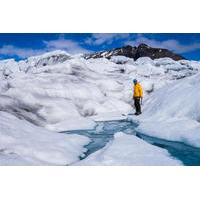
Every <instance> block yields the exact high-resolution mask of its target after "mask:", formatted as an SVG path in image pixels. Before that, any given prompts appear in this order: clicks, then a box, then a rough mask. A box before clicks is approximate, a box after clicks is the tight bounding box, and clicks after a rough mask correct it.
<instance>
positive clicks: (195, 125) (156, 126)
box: [0, 50, 200, 165]
mask: <svg viewBox="0 0 200 200" xmlns="http://www.w3.org/2000/svg"><path fill="white" fill-rule="evenodd" d="M199 69H200V62H198V61H188V60H180V61H174V60H172V59H170V58H160V59H155V60H152V59H150V58H147V57H143V58H139V59H137V60H136V61H134V60H133V59H130V58H126V57H124V56H113V57H112V58H111V59H110V60H108V59H106V58H97V59H93V58H91V59H86V58H84V56H83V55H70V54H68V53H67V52H64V51H59V50H58V51H54V52H49V53H46V54H44V55H41V56H36V57H30V58H28V59H26V60H21V61H15V60H14V59H9V60H1V61H0V80H1V81H0V110H1V120H0V129H1V135H0V138H4V137H5V136H7V135H8V133H9V134H12V136H11V137H15V135H16V138H17V139H16V140H13V143H12V145H10V144H9V139H8V142H5V141H7V140H5V141H4V140H3V139H1V140H0V152H1V153H0V156H1V157H2V158H1V159H0V164H2V165H4V164H9V163H10V164H13V165H15V162H14V160H15V161H16V164H25V165H26V164H27V165H29V164H32V165H34V164H35V165H37V164H41V165H43V164H58V165H65V164H66V165H68V164H70V163H73V162H75V161H77V159H78V158H79V157H80V156H81V155H82V154H83V153H84V151H85V149H84V145H86V144H87V143H89V138H87V137H84V136H79V135H76V134H75V135H70V138H71V139H69V138H68V135H65V136H63V134H61V133H58V132H61V131H66V130H77V129H92V128H94V127H95V125H96V123H95V121H103V120H116V119H125V118H127V116H128V114H129V113H132V112H134V108H133V100H132V90H133V86H132V79H133V78H136V79H138V80H139V81H140V83H141V85H142V86H143V89H144V103H143V114H142V115H141V116H139V117H135V116H128V120H132V121H133V122H137V123H139V126H138V128H137V129H138V131H140V132H142V133H144V134H146V135H151V136H155V137H158V138H163V139H166V140H172V141H180V142H184V143H186V144H189V145H193V146H196V147H200V136H199V130H200V116H199V113H200V112H199V111H200V103H199V101H198V99H199V95H200V94H199V86H200V85H199V77H200V75H199ZM4 119H5V120H4ZM18 124H19V125H18ZM27 124H28V125H27ZM12 126H13V127H15V132H14V128H13V130H12V131H11V132H9V131H8V132H5V130H7V129H8V130H9V127H12ZM23 126H24V127H27V129H26V130H25V128H23ZM29 126H30V128H29ZM2 127H4V129H3V128H2ZM6 127H7V128H6ZM22 128H23V129H22ZM36 130H37V131H36ZM26 131H27V134H26V135H24V136H23V133H26ZM40 132H41V134H40ZM28 133H29V134H28ZM20 134H21V135H22V136H21V135H20ZM44 135H47V136H46V142H47V143H48V145H46V147H45V148H46V149H47V150H46V152H45V153H41V154H45V155H44V157H43V158H39V157H37V156H35V157H33V156H32V154H33V152H34V151H36V152H39V150H37V145H36V146H34V144H33V145H32V148H31V147H30V148H31V149H30V150H29V153H27V154H24V152H25V151H27V152H28V150H27V149H26V148H27V144H25V143H26V142H23V141H27V142H28V141H29V140H31V139H32V138H33V137H34V138H37V139H38V141H37V139H35V144H36V143H37V142H38V144H39V143H40V139H41V138H40V136H42V137H44ZM54 137H55V138H56V139H55V142H53V140H52V138H54ZM123 137H125V138H126V136H123ZM123 137H122V138H123ZM73 138H74V139H73ZM59 140H61V141H62V142H61V143H62V145H60V144H59ZM63 140H64V141H65V142H64V144H65V145H66V146H65V145H64V144H63ZM72 140H73V141H72ZM133 140H134V139H133ZM20 141H22V142H20ZM56 141H57V142H56ZM76 141H77V143H76ZM18 142H19V144H18ZM28 143H29V142H28ZM51 143H52V145H53V147H51V146H52V145H51ZM56 143H57V144H56ZM134 143H137V140H135V141H134V142H133V146H134ZM56 145H58V146H59V147H58V148H56ZM116 145H118V146H120V145H121V144H120V143H119V144H118V143H116ZM141 145H142V144H141ZM15 146H16V147H17V146H18V148H20V146H21V148H22V149H24V150H22V151H18V150H17V149H15V148H13V149H12V147H15ZM28 146H29V145H28ZM30 146H31V143H30ZM68 146H71V148H72V149H70V148H68ZM54 147H55V149H54ZM48 148H49V149H48ZM51 148H53V149H54V150H55V152H54V153H55V154H56V153H57V154H58V157H59V158H60V159H56V157H57V156H54V155H53V154H52V153H51V152H53V150H52V149H51ZM110 148H111V149H112V147H110ZM152 148H154V147H152ZM4 149H6V150H4ZM43 150H44V149H43ZM43 150H41V151H43ZM48 151H49V154H52V156H50V155H48V153H47V152H48ZM5 152H11V153H5ZM35 154H37V153H35ZM39 154H40V153H38V155H39ZM59 154H60V155H59ZM6 156H7V158H8V159H7V160H6ZM13 156H14V157H13ZM65 156H66V157H65ZM12 157H13V163H12ZM41 157H42V156H41ZM53 157H55V160H54V159H53ZM64 157H65V158H64ZM69 157H70V158H69ZM127 159H128V158H127ZM125 163H126V162H125ZM133 163H134V162H133ZM120 164H122V163H121V162H120ZM144 164H145V163H144Z"/></svg>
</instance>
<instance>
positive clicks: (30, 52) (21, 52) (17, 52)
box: [0, 45, 45, 58]
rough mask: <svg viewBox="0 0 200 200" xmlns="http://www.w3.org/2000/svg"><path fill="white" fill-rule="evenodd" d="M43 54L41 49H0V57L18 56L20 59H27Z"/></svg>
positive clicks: (5, 46)
mask: <svg viewBox="0 0 200 200" xmlns="http://www.w3.org/2000/svg"><path fill="white" fill-rule="evenodd" d="M44 52H45V50H42V49H30V48H20V47H16V46H13V45H4V46H2V47H1V48H0V55H9V56H18V57H20V58H27V57H29V56H34V55H39V54H42V53H44Z"/></svg>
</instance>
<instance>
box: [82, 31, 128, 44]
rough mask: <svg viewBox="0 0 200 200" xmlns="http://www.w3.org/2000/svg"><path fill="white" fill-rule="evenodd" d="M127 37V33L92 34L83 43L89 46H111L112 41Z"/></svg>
mask: <svg viewBox="0 0 200 200" xmlns="http://www.w3.org/2000/svg"><path fill="white" fill-rule="evenodd" d="M128 37H129V33H93V34H92V36H91V37H88V38H87V39H86V40H85V43H86V44H89V45H101V44H111V43H113V41H114V40H118V39H125V38H128Z"/></svg>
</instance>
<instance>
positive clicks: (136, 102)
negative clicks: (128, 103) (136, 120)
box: [134, 97, 141, 113]
mask: <svg viewBox="0 0 200 200" xmlns="http://www.w3.org/2000/svg"><path fill="white" fill-rule="evenodd" d="M134 105H135V110H136V113H141V105H140V97H134Z"/></svg>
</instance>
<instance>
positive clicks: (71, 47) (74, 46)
mask: <svg viewBox="0 0 200 200" xmlns="http://www.w3.org/2000/svg"><path fill="white" fill-rule="evenodd" d="M43 42H44V45H45V47H44V48H43V49H31V48H20V47H16V46H13V45H4V46H2V47H1V48H0V55H7V56H18V57H19V58H22V59H24V58H27V57H30V56H35V55H40V54H43V53H45V52H48V51H54V50H64V51H66V52H68V53H70V54H78V53H89V52H90V51H89V50H87V49H84V48H82V47H81V46H80V45H79V43H78V42H75V41H72V40H66V39H64V38H59V39H57V40H50V41H43Z"/></svg>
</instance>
